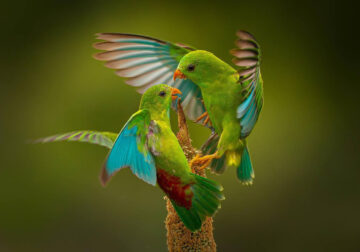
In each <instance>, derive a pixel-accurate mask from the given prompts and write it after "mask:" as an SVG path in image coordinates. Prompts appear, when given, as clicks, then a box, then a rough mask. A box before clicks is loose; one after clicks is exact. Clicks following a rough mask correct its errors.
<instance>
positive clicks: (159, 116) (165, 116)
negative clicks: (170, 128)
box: [149, 109, 170, 124]
mask: <svg viewBox="0 0 360 252" xmlns="http://www.w3.org/2000/svg"><path fill="white" fill-rule="evenodd" d="M149 111H150V119H151V120H156V121H164V122H166V123H169V124H170V109H167V110H161V112H160V110H149Z"/></svg>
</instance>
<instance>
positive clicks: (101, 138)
mask: <svg viewBox="0 0 360 252" xmlns="http://www.w3.org/2000/svg"><path fill="white" fill-rule="evenodd" d="M116 137H117V134H116V133H112V132H99V131H92V130H79V131H73V132H68V133H64V134H57V135H53V136H49V137H45V138H40V139H37V140H35V141H33V143H50V142H60V141H69V142H71V141H73V142H86V143H92V144H97V145H101V146H104V147H106V148H109V149H111V148H112V146H113V144H114V142H115V139H116Z"/></svg>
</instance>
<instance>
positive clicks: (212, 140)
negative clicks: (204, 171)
mask: <svg viewBox="0 0 360 252" xmlns="http://www.w3.org/2000/svg"><path fill="white" fill-rule="evenodd" d="M219 139H220V137H219V135H218V134H216V133H212V134H211V136H210V137H209V138H208V140H207V141H206V142H205V143H204V144H203V146H202V147H201V151H202V153H203V154H204V155H210V154H214V153H215V152H216V150H217V145H218V142H219ZM225 160H226V156H225V155H223V156H222V157H221V158H219V159H213V160H212V161H211V164H210V168H211V170H212V171H213V172H215V173H217V174H221V173H223V172H224V171H225V169H226V167H227V165H226V162H225Z"/></svg>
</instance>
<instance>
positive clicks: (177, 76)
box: [174, 69, 186, 80]
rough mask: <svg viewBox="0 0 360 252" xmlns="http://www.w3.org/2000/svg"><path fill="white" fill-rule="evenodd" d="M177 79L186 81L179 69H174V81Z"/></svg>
mask: <svg viewBox="0 0 360 252" xmlns="http://www.w3.org/2000/svg"><path fill="white" fill-rule="evenodd" d="M177 78H179V79H186V76H185V74H183V73H182V72H181V71H180V70H179V69H176V71H175V73H174V80H176V79H177Z"/></svg>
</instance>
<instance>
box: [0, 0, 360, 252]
mask: <svg viewBox="0 0 360 252" xmlns="http://www.w3.org/2000/svg"><path fill="white" fill-rule="evenodd" d="M356 12H357V11H356V8H355V7H354V6H352V5H350V4H347V3H346V2H345V1H341V2H335V1H298V2H294V1H285V0H278V1H265V0H264V1H241V0H239V1H232V2H227V1H218V2H217V3H212V2H210V1H185V0H183V1H167V2H156V1H145V0H138V1H119V0H118V1H106V2H105V1H99V0H98V1H93V2H90V1H85V0H80V1H63V0H62V1H60V0H59V1H40V0H34V1H22V0H18V1H8V2H5V3H2V15H1V17H0V19H1V24H0V25H1V34H2V35H1V42H0V43H1V44H2V46H1V48H2V50H1V57H0V66H1V67H0V69H1V70H0V71H1V76H0V81H1V82H0V85H1V89H0V113H1V114H0V115H1V117H0V118H1V119H0V143H1V154H0V155H1V167H0V251H166V231H165V228H164V219H165V216H166V210H165V201H164V200H163V194H162V192H161V191H160V190H159V189H157V188H154V187H151V186H149V185H147V184H145V183H143V182H142V181H140V180H139V179H137V178H136V177H135V176H133V175H132V174H131V173H130V171H125V170H124V171H121V172H120V173H119V174H118V175H117V176H116V177H114V178H113V179H112V181H111V183H110V184H109V186H108V187H106V188H102V187H101V186H100V183H99V180H98V174H99V171H100V167H101V165H102V162H103V160H104V158H105V156H106V153H107V150H106V149H103V148H102V147H98V146H93V145H89V144H84V143H54V144H46V145H27V144H25V142H26V140H27V139H34V138H37V137H43V136H47V135H51V134H54V133H62V132H67V131H71V130H76V129H97V130H109V131H116V132H118V131H119V130H120V129H121V127H122V125H123V124H124V123H125V122H126V120H127V119H128V118H129V116H130V115H131V114H132V113H133V112H134V111H136V110H137V107H138V103H139V100H140V95H139V94H137V93H136V92H135V91H134V89H133V88H132V87H128V86H126V85H125V84H124V83H123V80H122V79H121V78H119V77H117V76H116V75H115V74H114V73H113V71H112V70H110V69H106V68H105V67H103V66H102V63H101V62H98V61H96V60H94V59H92V57H91V55H92V54H94V53H95V50H94V49H93V48H92V47H91V45H92V43H94V42H95V39H94V34H95V33H96V32H126V33H138V34H144V35H148V36H153V37H156V38H160V39H163V40H168V41H174V42H177V41H178V42H184V43H188V44H191V45H193V46H195V47H197V48H202V49H206V50H210V51H212V52H214V53H215V54H216V55H217V56H219V57H220V58H222V59H224V60H226V61H228V62H229V61H230V59H231V56H230V54H229V53H228V50H229V49H231V48H233V41H234V39H235V35H234V33H235V31H236V30H237V29H239V28H241V29H245V30H248V31H250V32H252V33H253V34H255V36H256V37H257V39H258V41H259V42H260V44H261V46H262V50H263V62H262V73H263V78H264V89H265V106H264V109H263V112H262V115H261V117H260V120H259V122H258V124H257V127H256V129H255V131H254V132H253V133H252V135H251V136H250V138H249V144H250V148H251V152H252V158H253V163H254V166H255V173H256V180H255V183H254V185H253V186H252V187H244V186H241V185H240V183H239V182H238V181H237V180H236V178H235V170H234V169H232V170H228V171H227V172H226V173H225V174H224V175H223V176H215V175H210V177H212V178H214V179H216V180H218V181H220V182H221V183H222V184H223V185H224V187H225V193H226V200H225V201H224V202H223V204H222V209H221V211H219V212H218V214H217V215H216V218H215V238H216V241H217V244H218V249H219V251H359V250H360V244H359V235H360V230H359V226H360V219H359V218H360V217H359V212H360V201H359V200H360V197H359V196H360V195H359V194H360V185H359V178H360V169H359V168H360V167H359V161H360V160H359V150H360V148H359V140H360V134H359V126H360V125H359V118H358V117H359V106H358V104H357V100H358V93H359V81H358V78H356V77H358V75H357V76H356V74H357V73H358V71H359V70H358V67H359V64H358V57H357V56H356V53H357V49H358V44H357V43H356V41H357V40H356V37H357V35H356V33H358V28H356V27H358V23H357V22H356V20H358V19H357V18H356V15H358V14H357V13H356ZM172 118H173V122H175V120H176V117H175V115H174V114H173V115H172ZM190 129H191V135H192V137H193V141H194V144H195V145H196V146H200V145H201V143H202V142H203V141H204V140H205V139H206V137H207V135H208V134H209V131H207V130H206V129H203V128H201V127H198V126H196V125H194V124H192V123H190Z"/></svg>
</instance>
